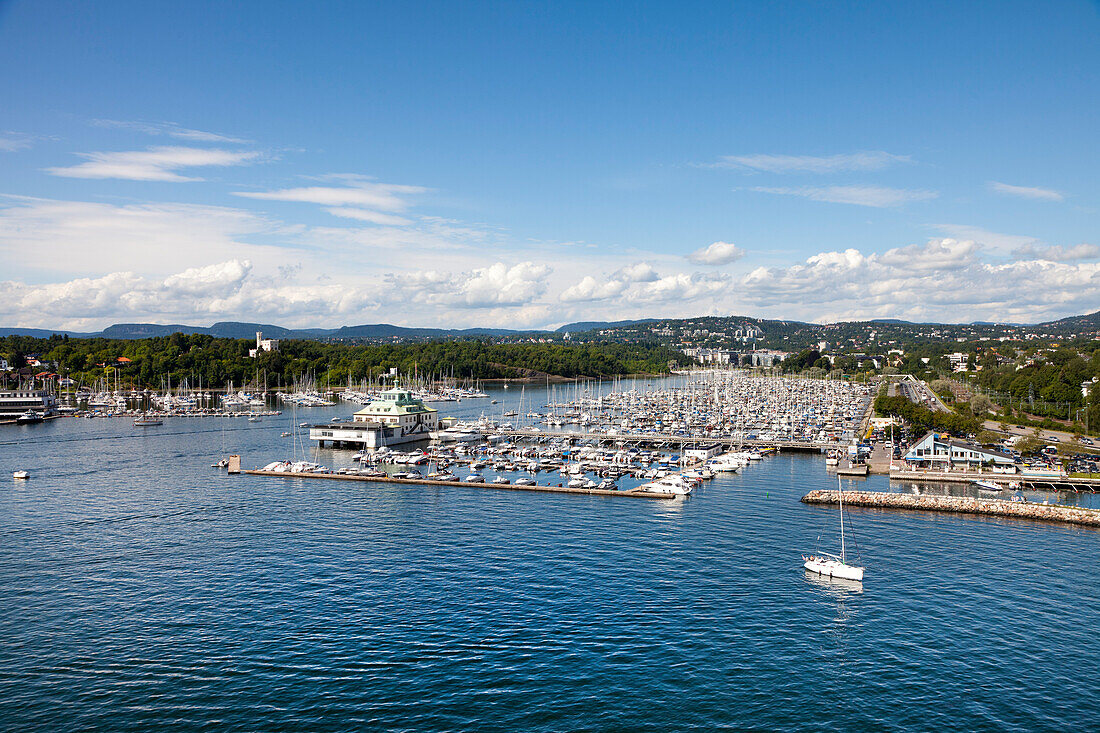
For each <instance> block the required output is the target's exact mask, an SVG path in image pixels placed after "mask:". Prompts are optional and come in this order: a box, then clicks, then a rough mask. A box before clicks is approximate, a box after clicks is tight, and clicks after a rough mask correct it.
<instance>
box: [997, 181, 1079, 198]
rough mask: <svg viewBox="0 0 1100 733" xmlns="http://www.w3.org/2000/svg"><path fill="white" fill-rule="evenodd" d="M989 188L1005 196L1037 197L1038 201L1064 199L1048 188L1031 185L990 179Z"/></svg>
mask: <svg viewBox="0 0 1100 733" xmlns="http://www.w3.org/2000/svg"><path fill="white" fill-rule="evenodd" d="M989 188H990V190H992V191H993V192H995V193H1002V194H1004V195H1006V196H1016V197H1018V198H1025V199H1038V200H1040V201H1064V200H1065V198H1066V197H1065V196H1064V195H1063V194H1061V193H1059V192H1058V191H1055V190H1053V189H1050V188H1034V187H1031V186H1013V185H1011V184H1008V183H1000V182H998V181H990V182H989Z"/></svg>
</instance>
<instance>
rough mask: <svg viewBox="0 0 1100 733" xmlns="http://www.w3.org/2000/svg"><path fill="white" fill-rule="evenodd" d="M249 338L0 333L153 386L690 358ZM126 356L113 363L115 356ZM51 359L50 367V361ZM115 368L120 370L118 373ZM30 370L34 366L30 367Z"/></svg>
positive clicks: (638, 351) (20, 350) (68, 371)
mask: <svg viewBox="0 0 1100 733" xmlns="http://www.w3.org/2000/svg"><path fill="white" fill-rule="evenodd" d="M254 346H255V343H254V342H253V341H250V340H247V339H228V338H215V337H213V336H208V335H205V334H191V335H185V334H181V333H174V334H172V335H171V336H165V337H158V338H148V339H136V340H117V339H104V338H90V339H78V338H68V337H65V336H51V337H50V338H46V339H42V338H31V337H26V336H7V337H0V355H2V356H4V357H5V358H7V360H8V362H9V363H10V364H12V365H16V366H18V365H21V364H23V363H25V357H26V356H31V355H33V356H35V357H37V358H38V359H39V360H40V361H41V362H43V364H48V365H50V366H49V367H44V368H47V369H48V370H50V371H56V372H57V373H58V374H60V375H62V376H66V377H70V378H72V379H73V380H75V381H76V382H77V383H78V384H83V385H87V386H91V385H92V384H94V383H95V382H96V380H98V379H102V378H103V377H104V375H105V374H110V375H112V378H113V377H114V375H116V374H117V377H118V379H119V380H121V382H122V383H123V384H125V385H127V386H133V387H152V388H159V387H160V386H161V385H162V384H163V383H165V382H166V381H167V378H168V376H169V375H170V376H171V379H172V383H173V384H180V383H181V382H182V380H183V379H188V380H189V383H190V384H192V385H195V384H197V383H198V382H199V380H201V382H202V384H203V385H209V386H211V387H217V386H223V385H226V384H228V383H229V382H230V381H232V382H233V383H234V384H236V385H243V384H246V383H252V384H257V383H259V384H262V380H266V381H267V384H268V385H269V386H270V387H276V386H291V385H293V384H295V383H298V382H301V381H303V380H304V379H307V378H308V379H309V380H311V381H313V382H314V383H315V384H317V385H325V384H328V385H332V386H341V385H345V384H347V383H348V382H349V381H350V382H351V383H353V384H358V383H359V382H361V381H363V380H374V379H377V378H378V377H379V376H380V375H384V374H388V373H389V371H390V370H391V369H396V370H397V372H398V374H401V375H402V376H405V375H410V376H411V375H414V374H416V375H419V376H420V377H424V378H438V377H448V378H451V377H453V378H454V379H456V380H459V381H462V380H468V379H473V380H479V379H500V378H517V377H524V376H527V377H536V378H538V377H541V376H542V375H543V374H548V375H551V376H556V377H564V378H574V377H610V376H621V375H633V374H666V373H668V371H669V363H670V362H678V363H680V364H689V363H690V362H691V360H690V359H688V358H687V357H686V356H684V355H683V354H682V353H680V352H678V351H674V350H672V349H669V348H666V347H661V346H656V345H637V344H584V345H577V346H566V345H562V344H560V343H531V344H494V343H491V342H488V341H482V340H447V341H433V342H428V343H411V344H387V345H372V346H359V345H350V344H344V343H327V342H321V341H312V340H286V341H282V342H280V344H279V350H278V351H272V352H261V353H260V354H259V355H258V356H257V357H256V358H250V357H249V356H248V351H249V349H250V348H252V347H254ZM120 358H123V359H127V360H129V361H128V362H123V363H122V364H120V363H119V361H118V360H119V359H120ZM53 365H56V366H53ZM116 369H117V370H118V371H117V372H116V371H115V370H116ZM36 371H39V370H38V369H36Z"/></svg>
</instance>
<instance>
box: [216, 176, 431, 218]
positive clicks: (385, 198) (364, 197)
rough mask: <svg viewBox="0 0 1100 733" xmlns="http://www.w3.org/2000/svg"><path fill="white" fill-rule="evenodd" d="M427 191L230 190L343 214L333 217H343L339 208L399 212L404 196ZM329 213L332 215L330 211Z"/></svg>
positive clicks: (374, 187) (366, 185)
mask: <svg viewBox="0 0 1100 733" xmlns="http://www.w3.org/2000/svg"><path fill="white" fill-rule="evenodd" d="M427 190H428V189H426V188H424V187H422V186H406V185H400V184H393V183H376V182H373V181H367V180H353V181H351V185H347V186H307V187H303V188H286V189H281V190H278V191H234V192H233V195H234V196H243V197H244V198H250V199H260V200H262V201H296V202H300V203H307V204H320V205H321V206H326V207H333V208H336V210H337V211H342V212H344V213H341V214H336V215H337V216H346V215H347V210H346V209H345V208H343V207H352V208H355V209H359V210H367V211H368V212H369V211H372V210H378V209H380V210H382V211H389V212H392V211H403V210H404V209H406V208H408V206H409V202H408V201H407V199H406V197H407V196H409V195H413V194H418V193H424V192H426V191H427ZM329 211H330V213H333V212H332V208H330V209H329Z"/></svg>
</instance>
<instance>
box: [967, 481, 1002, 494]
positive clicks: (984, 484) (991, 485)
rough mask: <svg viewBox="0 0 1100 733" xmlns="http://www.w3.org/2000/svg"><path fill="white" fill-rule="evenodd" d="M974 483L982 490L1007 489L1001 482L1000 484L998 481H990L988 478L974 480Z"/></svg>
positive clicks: (995, 490)
mask: <svg viewBox="0 0 1100 733" xmlns="http://www.w3.org/2000/svg"><path fill="white" fill-rule="evenodd" d="M974 485H975V486H977V487H978V488H979V489H981V490H982V491H993V492H997V491H1004V490H1005V488H1004V487H1003V486H1001V485H1000V484H998V483H997V482H995V481H989V480H988V479H979V480H977V481H975V482H974Z"/></svg>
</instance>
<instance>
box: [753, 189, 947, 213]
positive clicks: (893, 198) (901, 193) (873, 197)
mask: <svg viewBox="0 0 1100 733" xmlns="http://www.w3.org/2000/svg"><path fill="white" fill-rule="evenodd" d="M752 190H753V191H757V192H759V193H776V194H783V195H787V196H801V197H803V198H808V199H811V200H813V201H826V202H829V203H834V204H855V205H856V206H873V207H876V208H888V207H892V206H901V205H902V204H907V203H910V202H912V201H927V200H928V199H934V198H936V197H937V196H939V193H938V192H937V191H922V190H911V189H902V188H885V187H882V186H802V187H799V188H770V187H765V186H757V187H755V188H753V189H752Z"/></svg>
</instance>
